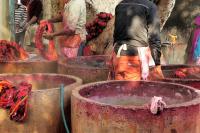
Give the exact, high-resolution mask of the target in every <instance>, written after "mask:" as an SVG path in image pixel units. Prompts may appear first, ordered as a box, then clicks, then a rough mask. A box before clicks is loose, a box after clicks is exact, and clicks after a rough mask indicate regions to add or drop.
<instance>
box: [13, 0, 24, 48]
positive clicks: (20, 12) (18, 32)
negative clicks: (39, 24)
mask: <svg viewBox="0 0 200 133" xmlns="http://www.w3.org/2000/svg"><path fill="white" fill-rule="evenodd" d="M26 19H27V10H26V7H25V6H24V5H23V4H22V3H18V0H15V42H16V43H17V44H20V45H21V46H23V42H24V35H25V31H24V26H25V24H26Z"/></svg>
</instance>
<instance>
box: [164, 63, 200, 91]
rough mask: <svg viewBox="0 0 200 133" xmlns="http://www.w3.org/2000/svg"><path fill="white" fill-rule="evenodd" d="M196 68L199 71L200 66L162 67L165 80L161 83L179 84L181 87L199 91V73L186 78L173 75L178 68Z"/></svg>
mask: <svg viewBox="0 0 200 133" xmlns="http://www.w3.org/2000/svg"><path fill="white" fill-rule="evenodd" d="M194 67H195V68H197V69H200V66H197V65H166V66H162V70H163V74H164V76H165V79H164V80H162V81H165V82H171V83H179V84H183V85H188V86H191V87H194V88H197V89H199V90H200V73H199V72H197V73H195V72H194V73H191V74H190V75H188V76H187V77H186V78H178V77H177V76H176V75H175V71H176V70H177V69H180V68H189V69H190V68H194Z"/></svg>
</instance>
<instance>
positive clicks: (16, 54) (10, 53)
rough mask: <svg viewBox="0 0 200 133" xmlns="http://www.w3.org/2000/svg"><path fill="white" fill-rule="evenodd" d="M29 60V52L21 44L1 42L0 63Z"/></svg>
mask: <svg viewBox="0 0 200 133" xmlns="http://www.w3.org/2000/svg"><path fill="white" fill-rule="evenodd" d="M27 58H28V54H27V52H26V51H25V50H24V49H23V48H22V47H21V46H20V45H19V44H17V43H16V42H10V41H7V40H0V62H5V61H18V60H25V59H27Z"/></svg>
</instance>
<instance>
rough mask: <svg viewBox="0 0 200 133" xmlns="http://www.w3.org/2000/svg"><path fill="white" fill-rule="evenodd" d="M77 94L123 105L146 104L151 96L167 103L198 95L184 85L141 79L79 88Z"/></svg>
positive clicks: (190, 98) (98, 100)
mask: <svg viewBox="0 0 200 133" xmlns="http://www.w3.org/2000/svg"><path fill="white" fill-rule="evenodd" d="M79 94H80V95H81V96H83V97H85V98H88V99H90V100H94V101H97V102H100V103H105V104H110V105H123V106H143V105H147V104H149V103H150V102H151V98H152V97H153V96H160V97H162V98H163V100H164V101H165V102H166V104H167V105H172V104H179V103H184V102H187V101H190V100H193V99H194V98H196V97H197V96H198V95H197V93H196V92H195V91H194V90H192V89H188V88H185V87H184V86H178V85H173V84H167V83H157V82H142V81H141V82H139V81H138V82H130V81H129V82H128V81H127V82H125V81H121V82H120V81H119V82H111V83H105V84H97V85H93V86H88V87H85V88H83V89H81V90H80V91H79Z"/></svg>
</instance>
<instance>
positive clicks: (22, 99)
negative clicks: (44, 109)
mask: <svg viewBox="0 0 200 133" xmlns="http://www.w3.org/2000/svg"><path fill="white" fill-rule="evenodd" d="M31 89H32V85H31V84H28V83H26V82H21V83H20V84H19V85H18V86H17V87H15V86H13V85H12V83H11V82H9V81H6V80H0V107H1V108H4V109H10V114H9V117H10V119H11V120H14V121H17V122H21V121H23V120H25V118H26V116H27V108H28V97H29V96H30V93H31Z"/></svg>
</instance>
